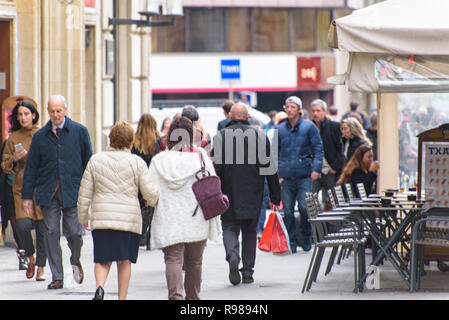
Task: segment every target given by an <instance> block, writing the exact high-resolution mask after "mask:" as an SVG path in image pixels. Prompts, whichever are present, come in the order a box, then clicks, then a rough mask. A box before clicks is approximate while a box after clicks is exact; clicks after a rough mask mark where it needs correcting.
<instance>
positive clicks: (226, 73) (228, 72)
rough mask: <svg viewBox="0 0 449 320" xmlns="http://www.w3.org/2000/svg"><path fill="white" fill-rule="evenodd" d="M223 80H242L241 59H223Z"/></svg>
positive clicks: (221, 67)
mask: <svg viewBox="0 0 449 320" xmlns="http://www.w3.org/2000/svg"><path fill="white" fill-rule="evenodd" d="M220 70H221V80H240V59H232V60H221V63H220Z"/></svg>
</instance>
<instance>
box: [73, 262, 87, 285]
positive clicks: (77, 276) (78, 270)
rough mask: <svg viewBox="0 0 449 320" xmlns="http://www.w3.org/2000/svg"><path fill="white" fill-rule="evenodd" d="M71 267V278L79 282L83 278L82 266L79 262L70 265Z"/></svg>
mask: <svg viewBox="0 0 449 320" xmlns="http://www.w3.org/2000/svg"><path fill="white" fill-rule="evenodd" d="M72 268H73V280H75V282H76V283H78V284H81V283H83V280H84V271H83V267H81V264H79V265H78V266H77V265H72Z"/></svg>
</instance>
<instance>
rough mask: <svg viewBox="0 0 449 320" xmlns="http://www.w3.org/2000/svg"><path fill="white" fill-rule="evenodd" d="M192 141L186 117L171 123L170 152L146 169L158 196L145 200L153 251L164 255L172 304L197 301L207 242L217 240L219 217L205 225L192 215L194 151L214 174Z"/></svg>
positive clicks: (196, 166) (200, 215) (194, 203)
mask: <svg viewBox="0 0 449 320" xmlns="http://www.w3.org/2000/svg"><path fill="white" fill-rule="evenodd" d="M192 137H193V127H192V121H190V120H189V119H188V118H186V117H179V118H176V119H175V120H173V122H172V123H171V125H170V129H169V132H168V134H167V147H168V149H167V150H165V151H163V152H161V153H159V154H157V155H156V156H155V157H154V158H153V159H152V161H151V165H150V168H149V175H150V188H151V189H152V190H154V191H155V193H156V194H158V195H159V197H158V198H157V197H152V196H150V201H149V204H150V205H152V206H153V205H155V212H154V215H153V222H152V226H151V228H152V229H151V239H150V243H151V248H161V249H162V250H163V252H164V261H165V265H166V272H165V274H166V280H167V286H168V298H169V299H170V300H181V299H188V300H197V299H199V292H200V288H201V270H202V259H203V252H204V248H205V246H206V242H207V239H211V240H219V237H220V235H221V226H220V218H219V217H215V218H213V219H210V220H207V221H206V220H205V219H204V215H203V212H202V211H201V208H198V211H197V213H196V214H195V216H193V213H194V211H195V208H196V206H197V205H198V202H197V200H196V198H195V195H194V193H193V191H192V185H193V183H194V182H196V181H197V180H196V178H195V173H196V172H197V171H198V170H200V168H201V164H200V155H199V153H198V152H201V153H202V154H203V158H204V161H205V166H206V170H208V171H209V172H210V174H211V175H215V169H214V166H213V164H212V161H211V160H210V158H209V157H208V155H207V153H206V151H205V150H204V149H202V148H196V147H194V146H193V138H192ZM178 150H179V151H178ZM156 202H157V205H156ZM183 265H184V268H185V280H184V281H183V274H182V267H183ZM184 293H185V295H184Z"/></svg>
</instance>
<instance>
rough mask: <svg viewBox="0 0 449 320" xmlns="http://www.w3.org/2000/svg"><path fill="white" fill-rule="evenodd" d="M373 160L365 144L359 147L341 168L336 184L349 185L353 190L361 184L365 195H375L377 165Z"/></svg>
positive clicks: (370, 149) (371, 151) (370, 150)
mask: <svg viewBox="0 0 449 320" xmlns="http://www.w3.org/2000/svg"><path fill="white" fill-rule="evenodd" d="M373 160H374V158H373V149H372V148H371V147H370V146H369V145H367V144H362V145H360V146H359V147H358V148H357V149H356V150H355V152H354V154H353V155H352V157H351V158H350V159H349V161H348V163H347V164H346V165H345V167H344V168H343V172H342V174H341V176H340V179H339V180H338V182H337V183H338V184H340V185H342V184H344V183H351V184H352V187H353V189H354V190H357V184H358V183H363V185H364V186H365V190H366V194H368V195H369V194H370V193H375V191H376V180H377V170H378V169H379V163H378V162H377V161H373Z"/></svg>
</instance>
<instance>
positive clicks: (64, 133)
mask: <svg viewBox="0 0 449 320" xmlns="http://www.w3.org/2000/svg"><path fill="white" fill-rule="evenodd" d="M47 111H48V114H49V116H50V121H48V122H47V124H46V125H45V126H44V127H43V128H41V129H39V130H38V131H37V132H36V133H35V134H34V136H33V139H32V141H31V146H30V150H29V152H28V158H27V162H26V167H25V173H24V178H23V188H22V204H23V208H24V210H25V211H26V212H30V211H31V210H33V209H32V199H33V194H34V192H36V202H37V204H38V205H39V206H40V207H41V210H42V214H43V216H44V222H45V225H46V227H47V229H48V230H47V239H46V241H45V249H46V251H47V257H48V263H49V265H50V269H51V273H52V282H51V283H50V284H49V285H48V289H61V288H62V287H63V276H64V272H63V266H62V250H61V246H60V243H59V239H60V237H61V235H60V221H61V214H62V219H63V233H64V236H65V237H66V238H67V242H68V245H69V248H70V250H71V253H72V255H71V257H70V262H71V264H72V268H73V277H74V279H75V281H76V282H77V283H82V282H83V278H84V273H83V268H82V266H81V263H80V256H81V247H82V244H83V239H82V234H83V226H82V225H81V224H80V223H79V221H78V211H77V207H76V206H77V200H78V189H79V187H80V182H81V178H82V176H83V172H84V169H85V168H86V165H87V162H88V161H89V158H90V156H91V155H92V146H91V142H90V137H89V132H88V131H87V129H86V127H84V126H83V125H81V124H79V123H77V122H74V121H72V120H71V119H70V118H68V117H67V116H66V113H67V106H66V102H65V98H64V97H63V96H61V95H53V96H51V97H50V99H49V101H48V107H47Z"/></svg>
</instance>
